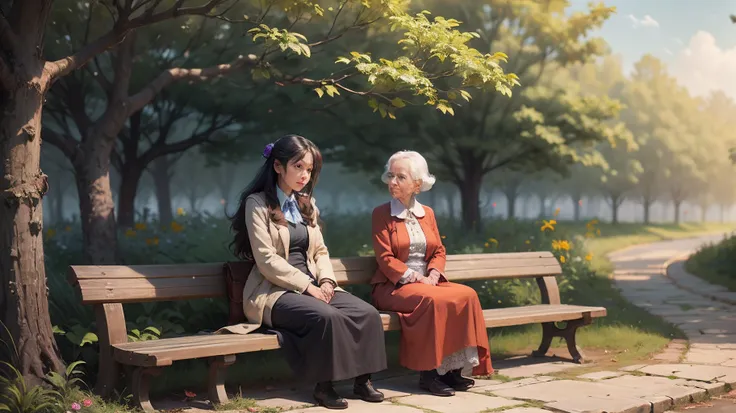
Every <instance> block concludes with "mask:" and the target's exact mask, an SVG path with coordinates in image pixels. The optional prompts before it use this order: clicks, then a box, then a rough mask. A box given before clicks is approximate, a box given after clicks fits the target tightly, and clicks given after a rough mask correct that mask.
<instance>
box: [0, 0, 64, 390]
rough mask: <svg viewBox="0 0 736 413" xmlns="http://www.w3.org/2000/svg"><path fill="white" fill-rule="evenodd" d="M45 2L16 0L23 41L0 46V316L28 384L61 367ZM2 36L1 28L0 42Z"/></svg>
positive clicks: (0, 333)
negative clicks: (53, 302) (46, 223)
mask: <svg viewBox="0 0 736 413" xmlns="http://www.w3.org/2000/svg"><path fill="white" fill-rule="evenodd" d="M31 4H32V2H31ZM42 4H43V6H36V7H38V9H35V10H30V8H33V7H34V6H33V5H30V6H29V7H25V8H23V7H22V6H18V7H19V8H20V9H21V16H15V17H16V18H18V19H19V20H18V21H19V22H21V23H22V26H21V27H23V33H21V34H22V36H23V38H22V39H20V40H19V41H18V43H23V44H17V45H16V46H18V47H17V48H16V49H17V50H15V51H13V50H7V49H5V48H3V50H2V53H0V114H2V115H0V284H2V286H1V287H0V321H2V323H3V324H4V325H5V327H6V328H7V329H8V332H9V333H10V337H7V335H6V331H5V329H4V328H3V329H0V339H2V340H4V342H5V343H10V342H11V341H10V339H11V338H12V342H13V343H15V347H16V349H17V351H18V354H19V356H20V359H19V360H14V359H11V360H10V361H11V362H13V364H15V365H16V367H17V368H18V370H19V371H20V373H21V374H23V376H24V378H25V379H26V383H27V384H29V385H35V384H38V383H40V382H41V379H42V378H43V377H44V376H45V375H46V374H47V373H48V372H49V371H55V372H62V371H63V370H64V364H63V361H62V360H61V357H60V354H59V349H58V347H57V345H56V341H55V339H54V335H53V333H52V331H51V319H50V317H49V310H48V298H47V291H46V271H45V266H44V251H43V240H42V234H43V207H42V206H43V203H42V198H43V196H44V194H45V193H46V191H47V190H48V181H47V178H46V176H45V175H43V174H42V173H41V169H40V160H41V114H42V109H43V101H44V98H45V94H46V92H47V89H48V87H49V84H50V80H49V79H48V76H47V74H46V72H44V71H43V62H41V61H40V60H38V57H39V55H40V53H41V50H42V38H43V31H44V28H45V26H46V20H47V17H48V14H49V9H50V7H51V2H45V3H42ZM10 17H11V18H12V17H14V16H12V15H11V16H10ZM0 19H4V16H0ZM11 21H12V20H11ZM3 37H4V33H2V30H0V43H2V40H3ZM4 65H7V66H4ZM10 65H12V66H10ZM3 67H6V68H8V67H12V70H11V71H10V73H3V70H2V69H3ZM4 75H5V76H4Z"/></svg>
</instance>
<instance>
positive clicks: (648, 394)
mask: <svg viewBox="0 0 736 413" xmlns="http://www.w3.org/2000/svg"><path fill="white" fill-rule="evenodd" d="M600 383H603V384H608V385H611V386H616V387H621V388H628V389H630V390H631V391H630V392H629V393H628V396H631V397H637V398H641V399H644V400H647V401H650V402H652V403H654V402H655V401H656V398H657V397H658V396H665V397H669V398H671V399H672V401H673V402H674V403H678V402H681V401H682V402H685V401H691V400H700V399H702V398H703V397H705V395H706V391H705V389H701V388H697V387H690V386H684V385H681V384H679V383H678V382H676V381H675V380H670V379H667V378H664V377H642V376H623V377H616V378H613V379H609V380H603V381H601V382H600Z"/></svg>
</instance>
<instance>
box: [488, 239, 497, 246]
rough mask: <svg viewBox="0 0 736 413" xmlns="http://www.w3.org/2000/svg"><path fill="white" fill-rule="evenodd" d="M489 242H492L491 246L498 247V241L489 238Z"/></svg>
mask: <svg viewBox="0 0 736 413" xmlns="http://www.w3.org/2000/svg"><path fill="white" fill-rule="evenodd" d="M488 242H490V243H491V244H494V245H498V240H497V239H495V238H488Z"/></svg>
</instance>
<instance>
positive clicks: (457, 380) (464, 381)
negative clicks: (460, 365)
mask: <svg viewBox="0 0 736 413" xmlns="http://www.w3.org/2000/svg"><path fill="white" fill-rule="evenodd" d="M440 380H442V382H443V383H445V384H446V385H448V386H450V387H452V388H453V389H455V390H457V391H467V390H468V389H470V388H471V387H473V386H475V380H473V379H469V378H467V377H463V375H462V370H461V369H457V370H450V371H448V372H447V373H445V374H443V375H442V376H440Z"/></svg>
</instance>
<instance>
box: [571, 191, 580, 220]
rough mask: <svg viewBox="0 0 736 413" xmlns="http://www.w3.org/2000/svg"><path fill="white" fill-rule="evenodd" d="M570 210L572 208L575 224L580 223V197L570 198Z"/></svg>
mask: <svg viewBox="0 0 736 413" xmlns="http://www.w3.org/2000/svg"><path fill="white" fill-rule="evenodd" d="M571 198H572V208H573V219H574V220H575V221H576V222H577V221H580V209H581V207H580V201H581V200H582V197H581V196H580V195H573V196H572V197H571Z"/></svg>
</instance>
